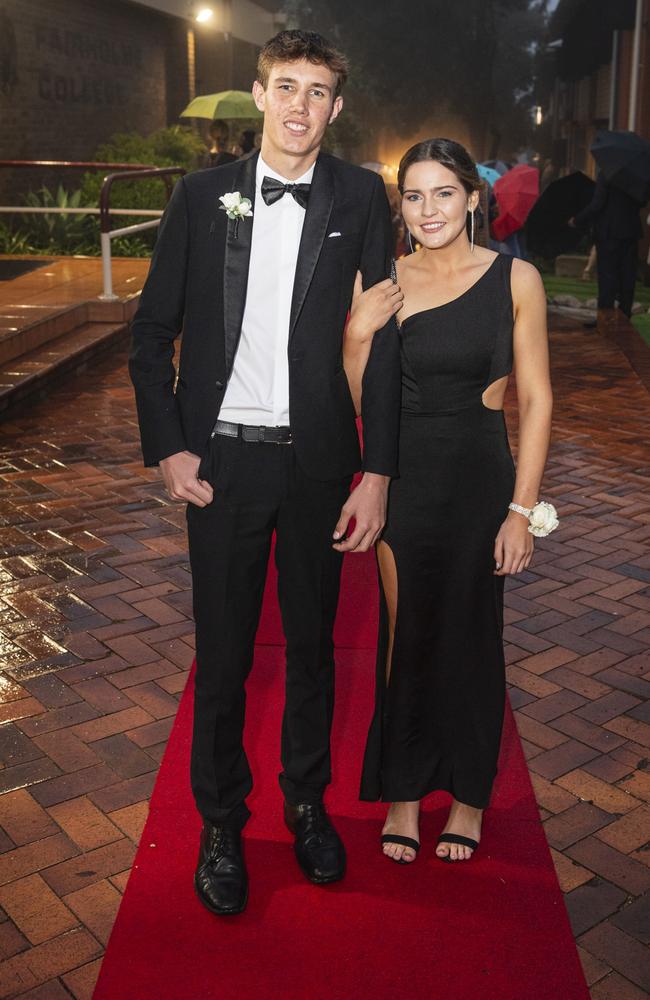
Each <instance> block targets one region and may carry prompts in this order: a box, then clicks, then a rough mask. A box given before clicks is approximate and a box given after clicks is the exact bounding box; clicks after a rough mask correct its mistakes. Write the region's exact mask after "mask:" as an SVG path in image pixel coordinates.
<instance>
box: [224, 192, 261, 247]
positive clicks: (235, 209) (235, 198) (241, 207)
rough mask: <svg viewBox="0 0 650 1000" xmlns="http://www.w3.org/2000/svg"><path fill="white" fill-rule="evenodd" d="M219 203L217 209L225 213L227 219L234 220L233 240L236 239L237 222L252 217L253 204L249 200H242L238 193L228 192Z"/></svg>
mask: <svg viewBox="0 0 650 1000" xmlns="http://www.w3.org/2000/svg"><path fill="white" fill-rule="evenodd" d="M219 201H220V202H221V205H220V206H219V208H220V209H222V211H224V212H225V213H226V215H227V216H228V218H229V219H234V222H235V239H237V231H238V229H239V220H240V219H251V218H252V217H253V204H252V202H251V200H250V198H242V196H241V194H240V193H239V191H229V192H228V193H227V194H222V195H221V197H220V198H219Z"/></svg>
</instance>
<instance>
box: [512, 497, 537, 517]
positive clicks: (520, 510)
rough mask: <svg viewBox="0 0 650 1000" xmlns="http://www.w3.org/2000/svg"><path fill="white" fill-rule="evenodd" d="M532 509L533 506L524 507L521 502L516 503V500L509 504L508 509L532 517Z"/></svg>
mask: <svg viewBox="0 0 650 1000" xmlns="http://www.w3.org/2000/svg"><path fill="white" fill-rule="evenodd" d="M532 509H533V508H532V507H522V506H521V504H519V503H514V501H513V502H512V503H509V504H508V510H514V511H516V512H517V514H523V515H524V517H530V515H531V512H532Z"/></svg>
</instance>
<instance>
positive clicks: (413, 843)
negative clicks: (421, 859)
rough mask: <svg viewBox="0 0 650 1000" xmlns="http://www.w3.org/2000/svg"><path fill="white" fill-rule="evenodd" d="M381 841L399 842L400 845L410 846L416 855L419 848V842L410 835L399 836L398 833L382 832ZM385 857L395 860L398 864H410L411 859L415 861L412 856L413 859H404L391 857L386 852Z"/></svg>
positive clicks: (383, 842)
mask: <svg viewBox="0 0 650 1000" xmlns="http://www.w3.org/2000/svg"><path fill="white" fill-rule="evenodd" d="M381 842H382V844H399V845H400V846H401V847H410V848H411V850H412V851H415V854H416V857H417V853H418V851H419V850H420V844H419V842H418V841H417V840H413V839H412V838H411V837H401V836H400V834H399V833H383V834H382V836H381ZM385 857H387V858H388V860H389V861H395V862H397V864H398V865H412V864H413V861H415V858H413V861H404V859H403V858H391V857H390V855H389V854H386V855H385Z"/></svg>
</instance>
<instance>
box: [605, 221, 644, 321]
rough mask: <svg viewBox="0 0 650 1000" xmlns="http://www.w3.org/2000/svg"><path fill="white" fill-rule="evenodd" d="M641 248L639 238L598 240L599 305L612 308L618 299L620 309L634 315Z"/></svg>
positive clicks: (626, 313) (627, 314) (628, 314)
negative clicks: (635, 288)
mask: <svg viewBox="0 0 650 1000" xmlns="http://www.w3.org/2000/svg"><path fill="white" fill-rule="evenodd" d="M638 250H639V241H638V240H637V239H629V240H617V239H602V240H597V241H596V267H597V270H598V308H599V309H613V308H614V302H615V301H618V304H619V308H620V310H621V312H623V313H625V315H626V316H631V315H632V306H633V305H634V286H635V284H636V271H637V261H638Z"/></svg>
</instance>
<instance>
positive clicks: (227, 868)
mask: <svg viewBox="0 0 650 1000" xmlns="http://www.w3.org/2000/svg"><path fill="white" fill-rule="evenodd" d="M194 888H195V889H196V894H197V896H198V897H199V899H200V900H201V902H202V903H203V905H204V906H205V907H206V908H207V909H208V910H210V913H218V914H219V915H220V916H228V915H230V914H231V913H241V912H242V910H243V909H244V908H245V906H246V902H247V900H248V873H247V871H246V865H245V864H244V855H243V853H242V842H241V831H240V830H236V829H233V828H232V827H229V826H217V825H215V824H214V823H209V822H208V821H207V820H206V821H205V822H204V824H203V830H202V831H201V843H200V846H199V860H198V864H197V866H196V872H195V874H194Z"/></svg>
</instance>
